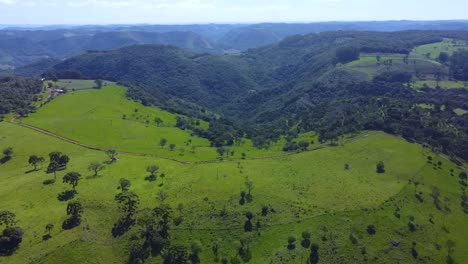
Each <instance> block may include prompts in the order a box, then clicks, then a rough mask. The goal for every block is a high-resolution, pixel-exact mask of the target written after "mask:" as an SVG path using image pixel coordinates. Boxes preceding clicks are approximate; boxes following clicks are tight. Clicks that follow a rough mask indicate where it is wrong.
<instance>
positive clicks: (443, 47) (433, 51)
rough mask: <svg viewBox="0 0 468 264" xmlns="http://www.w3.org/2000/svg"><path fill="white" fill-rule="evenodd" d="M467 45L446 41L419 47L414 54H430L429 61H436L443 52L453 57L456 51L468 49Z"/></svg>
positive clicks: (460, 42)
mask: <svg viewBox="0 0 468 264" xmlns="http://www.w3.org/2000/svg"><path fill="white" fill-rule="evenodd" d="M467 45H468V44H467V43H466V42H464V41H457V40H452V39H445V40H444V41H443V42H437V43H432V44H427V45H422V46H418V47H416V48H415V49H414V50H413V52H412V54H416V55H420V56H427V54H429V59H432V60H435V59H437V58H439V55H440V53H441V52H446V53H448V54H449V55H452V54H453V53H454V52H455V51H457V50H459V49H463V48H466V47H467Z"/></svg>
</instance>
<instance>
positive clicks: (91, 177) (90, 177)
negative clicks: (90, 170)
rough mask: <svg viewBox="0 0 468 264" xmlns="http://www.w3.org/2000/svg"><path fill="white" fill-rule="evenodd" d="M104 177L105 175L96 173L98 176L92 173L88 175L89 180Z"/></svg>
mask: <svg viewBox="0 0 468 264" xmlns="http://www.w3.org/2000/svg"><path fill="white" fill-rule="evenodd" d="M102 177H104V175H96V176H94V175H91V176H87V177H86V179H87V180H92V179H99V178H102Z"/></svg>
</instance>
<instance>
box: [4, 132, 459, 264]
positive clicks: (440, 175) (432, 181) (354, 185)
mask: <svg viewBox="0 0 468 264" xmlns="http://www.w3.org/2000/svg"><path fill="white" fill-rule="evenodd" d="M0 130H1V131H2V137H1V139H0V147H1V148H4V147H6V146H12V147H13V148H14V150H15V154H14V156H13V159H12V160H10V161H9V162H7V163H5V164H2V165H0V170H1V171H2V174H1V177H0V186H1V187H0V190H1V191H0V208H2V209H5V210H11V211H13V212H15V213H16V214H17V219H18V220H19V222H18V225H19V226H21V227H23V228H24V230H25V239H24V242H23V244H22V245H21V248H20V250H19V251H18V252H17V253H16V254H15V255H13V256H12V257H6V258H5V257H3V258H1V261H2V262H3V261H4V262H6V263H25V262H33V263H57V262H62V263H63V262H89V263H102V262H106V263H121V262H125V260H126V258H127V256H128V252H126V250H124V249H125V248H126V245H127V241H128V240H129V238H130V236H131V235H132V234H134V232H132V231H130V232H129V233H127V234H126V235H124V236H123V237H120V238H113V237H112V235H111V232H110V230H111V228H112V225H113V223H114V222H115V221H116V219H117V218H118V216H119V214H118V211H117V206H116V203H115V202H114V201H113V198H114V196H115V195H116V194H117V193H118V192H119V190H118V189H117V185H118V180H119V179H120V178H121V177H125V178H128V179H129V180H130V181H131V182H132V186H131V190H132V191H134V192H135V193H137V194H138V195H139V196H140V199H141V205H140V208H146V207H149V208H152V207H154V206H156V205H157V204H158V203H159V202H157V200H156V199H155V194H156V193H157V192H158V191H160V190H164V191H165V192H166V193H167V194H168V199H167V203H169V204H170V205H171V206H172V207H173V208H177V205H178V204H180V203H182V204H183V205H184V206H183V208H184V209H183V211H182V213H180V215H182V216H183V218H184V221H183V223H182V224H181V225H180V226H178V227H174V228H173V231H171V232H172V237H173V243H181V244H187V243H188V242H190V241H194V240H199V241H201V242H202V244H203V251H202V254H201V257H202V263H211V262H212V260H213V258H214V256H213V253H212V251H211V247H212V246H213V245H215V244H217V245H218V246H219V249H220V250H219V251H220V255H221V256H228V257H231V256H234V255H236V252H237V249H236V243H238V242H236V241H239V239H241V238H248V239H249V240H250V248H251V250H252V257H253V258H252V260H251V263H270V260H271V261H273V263H281V262H282V261H286V260H288V259H289V260H290V261H293V260H292V258H294V259H296V260H295V261H298V260H300V259H305V258H306V256H307V253H308V251H307V250H305V249H302V248H301V246H300V234H301V232H302V231H305V230H309V231H310V232H311V233H312V241H313V242H317V243H319V245H320V247H321V248H322V249H323V250H327V248H328V247H329V244H330V240H327V241H322V240H321V237H322V236H323V235H325V236H326V237H329V238H333V237H335V238H334V239H333V240H334V243H336V244H337V245H338V251H339V252H340V254H342V255H345V256H349V257H351V256H353V255H354V256H357V257H358V259H360V260H363V258H364V257H363V255H362V254H361V253H359V252H360V251H361V248H362V247H365V248H366V251H367V257H368V258H369V259H374V260H376V261H379V262H386V261H392V260H394V259H395V258H400V259H401V260H402V261H403V262H405V263H413V262H415V260H414V259H413V257H412V256H411V254H410V250H411V247H412V244H411V243H412V242H417V245H418V246H417V248H418V252H419V254H420V255H421V256H430V257H431V260H432V261H434V262H435V263H440V262H443V261H444V260H445V256H446V254H447V253H446V252H447V249H446V247H445V242H446V241H447V240H449V239H451V240H453V241H455V242H456V249H455V253H454V257H455V259H457V260H466V259H468V255H467V253H466V251H464V250H463V249H464V248H466V247H467V246H468V242H467V241H466V239H465V238H466V236H468V230H467V229H466V226H465V224H464V223H466V214H464V213H463V212H462V211H461V207H460V206H459V200H460V198H459V196H460V191H459V187H458V186H459V183H458V178H457V177H456V176H451V175H450V169H455V173H456V174H457V173H458V172H459V170H458V169H457V168H456V167H455V166H454V165H453V164H451V163H450V162H448V161H446V160H444V159H439V158H436V159H435V160H434V163H436V162H437V161H438V160H440V161H442V162H443V165H442V168H440V169H439V168H434V166H433V165H432V164H429V163H427V159H426V155H429V154H430V153H428V152H426V151H425V150H423V149H422V148H420V147H419V146H416V145H412V144H409V143H407V142H405V141H403V140H400V139H397V138H395V137H392V136H388V135H386V134H384V133H376V132H367V134H368V135H367V136H366V137H364V138H361V139H359V140H357V141H354V142H350V143H347V144H345V145H344V146H342V147H334V148H332V147H330V148H325V149H321V150H316V151H311V152H305V153H301V154H297V155H292V156H287V157H281V158H272V159H266V160H250V161H242V162H240V164H239V163H237V162H220V163H216V164H204V165H203V164H201V165H180V164H179V163H175V162H171V161H167V160H160V159H154V158H145V157H135V156H129V155H123V154H122V155H119V158H120V160H119V161H118V162H117V163H115V164H112V165H109V166H107V168H106V169H105V170H104V171H102V172H100V174H99V176H98V177H92V173H91V172H88V171H87V170H86V168H87V165H88V163H89V162H90V161H94V160H96V161H105V160H107V157H106V155H105V154H104V153H102V152H99V151H92V150H87V149H83V148H81V147H79V146H75V145H72V144H69V143H66V142H62V141H60V140H57V139H55V138H53V137H50V136H46V135H43V134H40V133H37V132H35V131H32V130H29V129H26V128H23V127H20V126H17V125H14V124H10V123H2V124H0ZM56 150H58V151H62V152H64V153H66V154H68V155H69V156H70V158H71V162H70V165H69V167H68V169H67V170H66V171H62V172H59V173H58V179H60V178H61V177H62V176H63V175H64V174H65V173H66V172H68V171H78V172H80V173H82V174H83V176H84V177H83V180H82V181H81V182H80V184H79V185H78V187H77V190H78V194H77V199H79V200H80V201H81V202H82V203H83V205H84V208H85V209H84V210H85V213H84V219H83V223H82V224H81V225H80V226H79V227H77V228H75V229H73V230H70V231H63V230H61V228H60V226H61V223H62V222H63V221H64V220H65V219H66V214H65V209H66V203H65V202H59V201H58V200H57V195H58V193H60V192H62V191H64V190H67V189H69V188H70V187H69V186H67V185H66V184H63V183H61V182H60V181H57V183H55V184H54V185H43V184H42V182H43V181H44V180H45V179H49V178H51V177H53V175H51V174H46V173H45V172H44V167H42V168H40V169H39V170H38V171H34V172H29V171H30V170H31V167H30V166H29V165H28V164H27V158H28V156H29V155H30V154H33V153H35V154H37V155H41V156H47V153H49V152H51V151H56ZM430 155H432V154H430ZM379 160H383V161H385V165H386V168H387V171H386V173H385V174H377V173H376V172H375V164H376V162H377V161H379ZM345 163H348V164H349V165H350V169H349V170H344V169H343V164H345ZM150 164H158V165H159V166H160V172H161V173H162V172H164V173H165V174H166V177H165V178H164V179H163V180H162V179H160V178H158V179H157V181H156V182H148V181H145V180H144V178H145V177H146V176H148V173H147V172H146V171H145V168H146V166H148V165H150ZM246 176H248V178H249V180H251V181H253V183H254V189H253V191H252V195H253V201H252V202H251V203H246V204H245V205H240V204H239V199H240V197H239V193H240V191H242V190H246V187H245V185H244V182H245V179H246V178H245V177H246ZM409 180H412V181H419V182H420V183H421V184H420V185H419V186H418V187H417V188H415V186H414V185H412V184H409V183H408V181H409ZM434 186H437V187H438V188H439V190H440V194H441V197H443V198H444V205H446V206H447V207H449V208H450V211H449V212H446V211H444V210H437V209H436V208H435V207H434V205H433V203H432V199H431V196H430V193H431V190H432V188H433V187H434ZM416 190H417V192H422V197H423V199H424V202H422V203H421V202H419V201H418V200H417V199H416V198H415V197H414V193H415V191H416ZM13 197H14V199H12V198H13ZM263 205H268V206H271V208H273V209H274V211H275V212H274V213H270V214H268V215H267V216H262V215H261V213H260V212H261V208H262V206H263ZM397 206H398V207H399V208H400V214H401V216H400V218H396V217H395V216H394V212H395V208H396V207H397ZM222 210H225V211H226V212H227V215H225V216H221V211H222ZM246 211H252V212H254V215H255V216H254V221H257V220H258V221H260V223H261V227H260V229H259V230H255V231H254V232H244V230H243V225H244V222H245V217H244V216H243V213H244V212H246ZM178 214H179V213H176V215H178ZM410 215H411V216H413V217H414V219H415V220H414V222H415V223H416V224H417V226H418V230H417V231H416V232H410V231H408V222H409V221H410V220H409V217H410ZM429 218H431V219H433V221H434V222H435V224H431V223H430V222H429V221H428V219H429ZM48 223H53V224H54V225H55V226H56V228H55V229H54V230H53V231H52V239H50V240H48V241H42V236H43V235H44V234H45V230H44V226H45V225H46V224H48ZM369 224H374V225H375V226H376V228H377V233H376V235H373V236H371V235H368V234H367V232H366V231H365V230H366V227H367V225H369ZM324 226H326V227H327V230H328V232H324V231H323V230H324V228H323V227H324ZM443 228H447V229H448V230H449V232H446V231H443ZM135 232H136V231H135ZM350 234H354V236H355V237H356V238H357V240H358V244H353V243H351V242H350V240H349V236H350ZM290 235H293V236H296V237H297V238H298V242H297V243H296V244H297V248H296V249H295V250H288V249H286V244H287V238H288V236H290ZM392 240H398V241H401V245H400V246H399V247H397V248H393V247H392V246H391V245H390V242H391V241H392ZM438 246H441V247H442V248H441V249H440V250H436V249H435V248H436V247H438ZM321 254H322V260H323V261H325V262H326V263H327V262H332V261H333V257H332V256H331V255H330V256H328V255H327V254H326V252H325V251H324V252H321ZM375 258H376V259H375ZM160 261H161V260H160V258H159V257H155V258H151V259H150V261H149V262H148V263H160ZM292 263H294V261H293V262H292Z"/></svg>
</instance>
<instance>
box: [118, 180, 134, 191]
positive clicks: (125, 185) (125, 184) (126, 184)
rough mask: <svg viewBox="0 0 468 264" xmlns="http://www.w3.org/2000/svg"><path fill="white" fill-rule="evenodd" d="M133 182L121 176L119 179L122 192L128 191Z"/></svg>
mask: <svg viewBox="0 0 468 264" xmlns="http://www.w3.org/2000/svg"><path fill="white" fill-rule="evenodd" d="M131 185H132V184H131V183H130V181H129V180H127V179H125V178H121V179H120V180H119V188H120V190H121V191H122V192H126V191H128V189H129V188H130V186H131Z"/></svg>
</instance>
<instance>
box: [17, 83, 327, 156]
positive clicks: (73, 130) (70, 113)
mask: <svg viewBox="0 0 468 264" xmlns="http://www.w3.org/2000/svg"><path fill="white" fill-rule="evenodd" d="M125 92H126V89H125V88H124V87H121V86H116V85H111V86H107V87H104V88H102V89H100V90H97V89H90V90H82V91H76V92H70V93H67V94H65V95H61V96H59V97H57V98H56V99H54V101H53V102H52V103H50V104H46V105H44V106H43V107H42V108H40V109H38V111H37V113H34V114H31V115H30V116H29V117H28V118H25V119H22V120H21V122H23V123H25V124H29V125H32V126H36V127H39V128H42V129H45V130H48V131H50V132H53V133H55V134H58V135H60V136H64V137H67V138H70V139H73V140H76V141H78V142H80V143H84V144H87V145H91V146H96V147H101V148H112V149H117V150H119V151H127V152H135V153H145V154H158V155H163V156H167V157H172V158H177V159H179V160H188V161H198V160H214V159H216V158H217V153H216V150H215V149H214V148H211V147H209V146H210V144H209V142H208V140H206V139H203V138H199V137H196V136H191V131H183V130H180V129H178V128H175V127H174V126H175V124H176V117H177V115H175V114H171V113H168V112H166V111H162V110H159V109H156V108H151V107H144V106H142V105H141V104H138V103H135V102H133V101H130V100H128V99H127V98H126V97H125ZM124 115H125V119H123V116H124ZM156 117H159V118H161V119H162V120H163V123H162V124H161V125H160V126H159V127H158V126H157V124H156V123H155V121H154V120H155V118H156ZM199 121H200V125H199V127H200V128H202V129H207V128H208V123H206V122H204V121H203V120H199ZM163 138H165V139H167V140H168V143H167V146H165V147H164V148H163V147H161V146H160V145H159V142H160V140H161V139H163ZM302 139H305V140H307V141H312V140H315V141H317V136H316V135H315V134H314V133H308V134H305V135H302V136H301V137H300V138H299V140H302ZM284 143H285V141H284V140H280V141H278V142H277V143H276V144H274V145H273V146H271V147H270V148H268V149H263V150H259V149H257V148H254V147H253V146H252V143H251V141H250V140H248V139H244V140H243V143H242V144H240V145H236V146H232V147H230V148H231V149H232V150H234V155H233V156H231V158H237V159H239V158H241V154H242V153H246V156H247V157H257V156H269V155H275V154H278V153H279V154H281V153H282V147H283V145H284ZM170 144H175V145H176V148H175V149H174V150H173V151H171V150H170V149H169V145H170ZM192 147H195V150H193V148H192ZM314 147H320V146H318V144H317V146H314ZM194 151H195V153H194Z"/></svg>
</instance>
